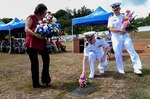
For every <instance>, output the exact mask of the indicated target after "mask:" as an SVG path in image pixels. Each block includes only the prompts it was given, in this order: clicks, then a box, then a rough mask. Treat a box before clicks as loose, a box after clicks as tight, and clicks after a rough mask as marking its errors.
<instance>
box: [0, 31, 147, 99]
mask: <svg viewBox="0 0 150 99" xmlns="http://www.w3.org/2000/svg"><path fill="white" fill-rule="evenodd" d="M149 34H150V32H143V33H138V34H136V35H135V36H134V37H132V38H133V41H134V42H137V43H141V42H143V43H146V44H147V43H148V42H150V39H149V38H150V35H149ZM64 44H65V45H66V46H67V52H65V53H58V54H50V61H51V63H50V75H51V79H52V82H51V84H52V87H50V88H41V89H40V88H39V89H34V88H32V83H31V70H30V60H29V58H28V55H27V54H10V55H8V54H7V53H0V99H68V98H69V99H72V98H73V97H70V96H68V95H67V94H68V93H69V92H71V91H72V90H74V89H75V88H77V87H78V86H79V84H78V79H79V77H80V74H81V71H82V57H83V53H73V52H72V43H71V42H67V43H64ZM141 47H143V48H144V47H145V46H141ZM139 55H140V53H139ZM140 58H141V61H142V65H143V70H142V71H143V74H144V76H142V77H140V76H137V75H135V74H134V73H133V68H132V64H131V60H130V57H129V55H128V54H127V53H126V52H124V53H123V61H124V65H125V71H126V74H125V75H121V74H119V73H118V71H117V69H116V63H115V58H114V55H112V56H111V60H109V65H108V66H107V68H106V72H105V74H104V75H101V74H100V73H99V71H98V69H97V65H98V63H97V62H96V64H95V72H96V75H97V76H96V77H95V78H94V79H93V82H92V84H93V85H95V86H96V89H95V90H94V91H93V92H91V93H90V94H88V95H87V96H85V97H83V99H149V98H150V85H149V84H150V65H149V64H150V63H149V61H150V54H148V55H140ZM39 66H40V76H41V70H42V60H41V57H40V55H39ZM88 75H89V66H87V67H86V76H87V77H88ZM40 83H41V82H40Z"/></svg>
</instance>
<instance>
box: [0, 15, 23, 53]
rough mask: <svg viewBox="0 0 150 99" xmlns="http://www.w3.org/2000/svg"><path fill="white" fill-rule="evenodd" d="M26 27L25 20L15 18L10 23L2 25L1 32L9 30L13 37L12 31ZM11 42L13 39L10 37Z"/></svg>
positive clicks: (0, 26)
mask: <svg viewBox="0 0 150 99" xmlns="http://www.w3.org/2000/svg"><path fill="white" fill-rule="evenodd" d="M24 27H25V21H20V20H19V19H17V18H14V19H13V20H12V21H10V22H9V23H7V24H1V25H0V34H1V33H4V32H5V33H7V32H8V33H9V37H11V33H12V32H13V31H15V30H16V29H19V28H21V29H23V30H24ZM10 42H11V39H10ZM10 46H11V43H10ZM10 48H11V47H10ZM10 50H11V49H10Z"/></svg>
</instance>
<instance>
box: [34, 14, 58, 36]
mask: <svg viewBox="0 0 150 99" xmlns="http://www.w3.org/2000/svg"><path fill="white" fill-rule="evenodd" d="M56 22H57V19H56V18H55V17H54V16H52V14H51V12H47V15H46V16H45V17H44V18H43V19H42V20H40V21H38V25H37V26H36V28H35V29H34V32H35V33H37V34H39V35H40V36H44V37H45V36H50V35H52V33H59V32H60V24H58V23H56Z"/></svg>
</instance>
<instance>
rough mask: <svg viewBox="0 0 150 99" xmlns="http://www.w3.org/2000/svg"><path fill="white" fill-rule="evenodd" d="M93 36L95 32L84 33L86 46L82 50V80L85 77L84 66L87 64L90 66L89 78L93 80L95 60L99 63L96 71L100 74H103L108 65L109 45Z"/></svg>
mask: <svg viewBox="0 0 150 99" xmlns="http://www.w3.org/2000/svg"><path fill="white" fill-rule="evenodd" d="M94 34H95V31H90V32H86V33H84V36H85V38H86V40H87V44H88V45H87V46H86V47H85V49H84V57H83V68H82V74H81V76H80V78H83V77H84V76H85V66H86V65H87V63H88V62H89V65H90V75H89V78H94V75H95V68H94V64H95V60H96V59H97V60H98V61H99V65H98V69H99V71H100V73H104V69H105V67H106V66H107V64H108V62H107V52H108V47H109V44H108V43H107V42H106V41H105V40H104V39H97V38H95V36H94ZM104 49H105V50H104Z"/></svg>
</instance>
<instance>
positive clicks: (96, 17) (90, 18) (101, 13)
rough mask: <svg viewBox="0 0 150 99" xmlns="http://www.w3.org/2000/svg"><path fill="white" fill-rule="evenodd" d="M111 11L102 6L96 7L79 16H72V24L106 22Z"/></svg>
mask: <svg viewBox="0 0 150 99" xmlns="http://www.w3.org/2000/svg"><path fill="white" fill-rule="evenodd" d="M110 15H112V12H109V13H108V12H106V11H105V10H104V9H103V8H101V7H98V8H97V9H96V10H95V11H94V12H93V13H91V14H89V15H87V16H84V17H80V18H73V19H72V25H98V24H103V23H107V21H108V18H109V16H110Z"/></svg>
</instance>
